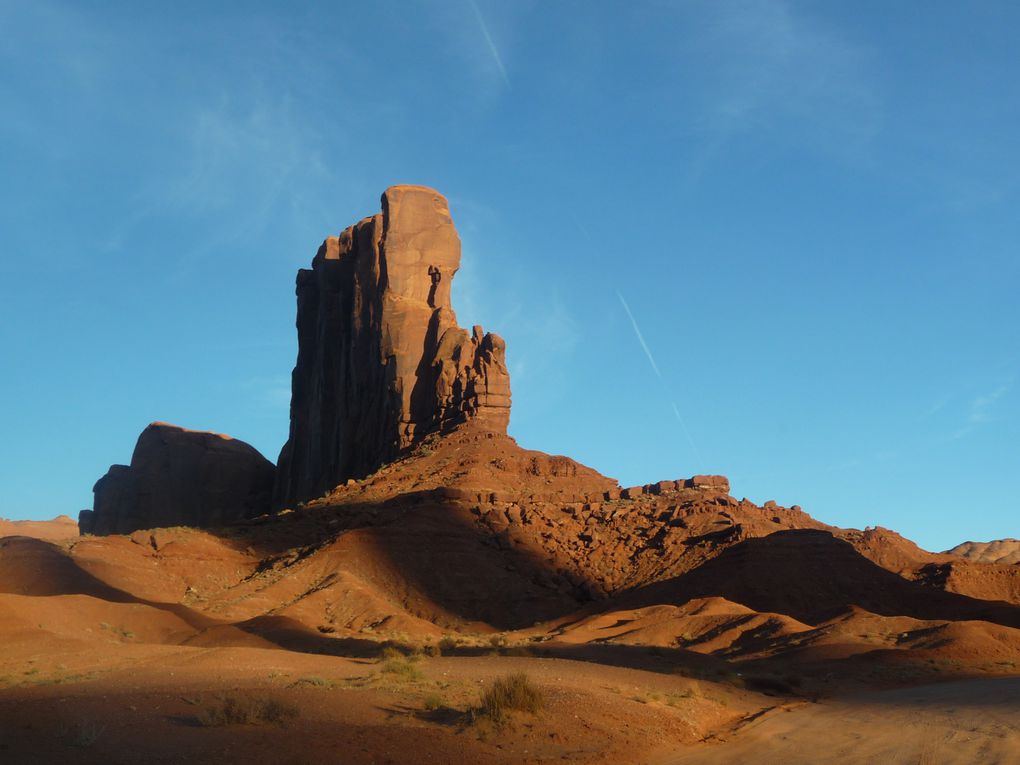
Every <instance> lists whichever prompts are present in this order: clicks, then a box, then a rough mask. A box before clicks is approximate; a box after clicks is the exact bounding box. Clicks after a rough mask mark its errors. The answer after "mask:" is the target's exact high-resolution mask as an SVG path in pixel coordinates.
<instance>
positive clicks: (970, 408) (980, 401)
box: [946, 379, 1016, 441]
mask: <svg viewBox="0 0 1020 765" xmlns="http://www.w3.org/2000/svg"><path fill="white" fill-rule="evenodd" d="M1015 382H1016V380H1015V379H1010V380H1007V381H1006V382H1004V383H1003V384H1002V385H999V386H998V387H997V388H994V389H992V390H990V391H988V392H987V393H982V394H980V395H977V396H975V397H974V398H972V399H971V400H970V403H969V404H968V405H967V410H966V416H965V419H964V423H963V425H962V426H961V427H959V428H958V429H957V430H956V431H955V432H953V433H952V434H951V435H950V436H949V437H948V438H947V439H946V440H947V441H956V440H957V439H960V438H963V437H964V436H968V435H970V434H971V433H972V432H974V431H975V430H976V429H977V428H979V427H981V426H982V425H985V424H987V423H989V422H993V421H994V420H995V412H994V410H995V408H996V405H997V404H998V403H999V401H1001V400H1002V399H1003V397H1005V396H1006V395H1007V394H1008V393H1009V391H1010V390H1011V389H1012V388H1013V384H1014V383H1015Z"/></svg>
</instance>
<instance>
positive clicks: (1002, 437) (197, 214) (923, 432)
mask: <svg viewBox="0 0 1020 765" xmlns="http://www.w3.org/2000/svg"><path fill="white" fill-rule="evenodd" d="M327 6H328V9H327ZM344 6H347V7H344ZM171 8H172V10H171ZM0 29H2V34H0V142H2V147H3V148H2V151H0V203H2V204H0V242H2V244H0V247H2V250H0V327H2V330H0V331H2V334H0V338H2V340H0V352H2V358H3V371H2V374H0V402H2V404H0V405H2V408H3V411H2V423H3V438H2V442H0V515H4V516H8V517H16V518H44V517H50V516H53V515H55V514H57V513H65V512H66V513H70V514H72V515H73V514H75V513H76V512H77V511H78V510H79V509H81V508H83V507H89V506H91V501H92V496H91V488H92V484H93V482H94V481H95V480H96V479H97V478H98V477H99V476H100V475H102V474H103V472H104V471H105V470H106V469H107V467H108V466H109V465H110V464H111V463H114V462H126V461H128V460H129V458H130V456H131V450H132V447H133V445H134V441H135V438H136V437H137V435H138V433H139V432H140V431H141V429H142V428H143V427H144V426H145V424H146V423H148V422H150V421H152V420H157V419H159V420H169V421H171V422H175V423H178V424H181V425H185V426H189V427H193V428H203V429H211V430H218V431H221V432H226V433H229V434H231V435H234V436H236V437H238V438H243V439H245V440H247V441H249V442H251V443H252V444H254V445H255V446H257V447H258V448H259V449H260V450H262V451H263V452H264V453H265V454H266V455H267V456H268V457H270V459H273V460H275V458H276V455H277V453H278V451H279V448H280V446H281V445H282V443H283V441H284V439H285V436H286V432H287V406H288V400H289V374H290V370H291V367H292V366H293V362H294V357H295V352H296V342H295V333H294V328H293V324H294V313H295V304H294V295H293V284H294V274H295V271H296V270H297V269H298V268H299V267H303V266H306V265H307V264H308V263H309V262H310V260H311V258H312V256H313V254H314V253H315V250H316V247H317V246H318V244H319V243H320V242H321V240H322V239H323V238H324V237H325V236H326V235H328V234H335V233H337V232H339V231H340V230H341V229H343V228H344V227H345V226H347V225H348V224H350V223H352V222H354V221H355V220H357V219H359V218H361V217H362V216H364V215H368V214H371V213H373V212H375V211H376V210H377V209H378V203H379V202H378V200H379V194H380V192H381V191H382V190H383V189H384V188H385V187H386V186H388V185H391V184H394V183H420V184H426V185H430V186H433V187H435V188H437V189H439V190H440V191H442V192H443V193H444V194H446V195H447V197H448V198H449V200H450V203H451V208H452V212H453V215H454V220H455V222H456V223H457V226H458V228H459V230H460V232H461V236H462V239H463V243H464V258H463V266H462V269H461V272H460V274H459V275H458V278H457V282H456V284H455V287H454V301H455V306H456V308H457V309H458V314H459V317H460V320H461V323H462V324H464V325H470V324H472V323H482V324H484V325H485V327H486V329H489V330H494V331H497V332H499V333H501V334H502V335H503V336H504V337H505V338H506V339H507V342H508V346H509V356H510V364H511V372H512V382H513V388H514V401H515V403H514V409H513V418H512V423H511V432H512V434H513V435H514V436H516V437H517V439H518V440H519V441H520V443H521V444H522V445H524V446H527V447H532V448H538V449H542V450H545V451H550V452H558V453H564V454H569V455H571V456H573V457H575V458H577V459H579V460H581V461H583V462H585V463H587V464H590V465H592V466H594V467H596V468H598V469H599V470H601V471H603V472H604V473H606V474H608V475H611V476H613V477H615V478H619V479H620V480H621V481H622V482H623V483H624V484H635V483H645V482H648V481H653V480H659V479H663V478H675V477H681V476H688V475H691V474H693V473H699V472H719V473H725V474H727V475H729V476H730V479H731V482H732V485H733V492H734V494H735V495H736V496H738V497H740V496H747V497H749V498H751V499H753V500H755V501H758V502H761V501H765V500H768V499H775V500H777V501H778V502H780V503H782V504H794V503H799V504H801V505H802V506H803V507H804V509H805V510H807V511H809V512H810V513H812V514H813V515H815V516H816V517H817V518H819V519H821V520H823V521H827V522H830V523H835V524H838V525H843V526H856V527H863V526H865V525H882V526H887V527H891V528H893V529H896V530H898V531H900V532H902V533H903V534H905V535H907V536H909V537H911V538H913V539H915V540H916V541H918V542H919V543H920V544H922V545H923V546H925V547H928V548H929V549H943V548H945V547H948V546H950V545H952V544H955V543H957V542H959V541H962V540H965V539H989V538H995V537H1003V536H1020V384H1018V382H1020V381H1018V374H1020V359H1018V350H1020V251H1018V248H1020V214H1018V210H1020V172H1018V171H1020V140H1018V136H1020V47H1018V45H1017V30H1018V29H1020V5H1018V4H1017V3H1015V2H1009V1H1004V2H977V3H957V2H925V3H889V2H887V1H886V0H882V1H881V2H854V3H842V4H841V3H818V2H802V3H798V2H783V1H782V0H749V1H748V2H708V1H706V2H680V1H679V0H678V1H677V2H628V3H611V2H605V3H603V2H587V1H585V0H575V1H574V2H537V0H535V1H533V2H502V0H501V1H500V2H496V1H495V0H477V2H473V1H472V0H449V1H448V2H434V3H429V2H411V1H408V2H399V1H395V2H387V3H378V4H377V3H361V2H359V3H354V2H351V3H330V4H325V3H323V4H318V3H314V4H313V3H282V2H281V3H276V4H271V3H251V2H244V3H241V2H237V3H206V2H195V3H180V2H179V3H173V4H167V3H137V2H110V1H109V0H107V1H105V2H87V1H85V2H74V3H59V2H48V1H47V0H27V1H26V2H11V1H10V0H0ZM625 306H626V307H625ZM628 308H629V315H628ZM653 361H654V363H652V362H653ZM678 415H679V416H678ZM685 428H686V432H685Z"/></svg>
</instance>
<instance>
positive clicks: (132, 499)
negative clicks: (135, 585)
mask: <svg viewBox="0 0 1020 765" xmlns="http://www.w3.org/2000/svg"><path fill="white" fill-rule="evenodd" d="M275 472H276V469H275V468H274V467H273V463H271V462H270V461H269V460H267V459H266V458H265V457H263V456H262V455H261V454H260V453H259V452H258V450H256V449H255V448H254V447H253V446H251V445H249V444H246V443H245V442H244V441H238V440H237V439H234V438H230V437H229V436H224V435H221V434H219V433H208V432H203V431H196V430H187V429H185V428H181V427H178V426H176V425H170V424H168V423H165V422H154V423H152V424H151V425H149V426H148V427H147V428H145V430H143V431H142V434H141V435H140V436H139V437H138V442H137V444H136V445H135V451H134V454H133V455H132V456H131V464H130V465H113V466H112V467H111V468H110V470H109V472H107V474H106V475H104V476H103V477H102V478H100V479H99V481H98V482H97V483H96V485H95V488H94V489H93V491H94V492H95V505H94V508H93V510H83V511H82V512H81V513H80V514H79V516H78V526H79V529H80V531H81V533H82V534H97V535H102V534H129V533H131V532H132V531H136V530H138V529H148V528H155V527H163V526H197V527H210V526H222V525H225V524H228V523H233V522H235V521H238V520H242V519H244V518H252V517H254V516H257V515H261V514H263V513H265V512H267V511H268V509H269V506H270V502H271V499H272V491H273V479H274V477H275Z"/></svg>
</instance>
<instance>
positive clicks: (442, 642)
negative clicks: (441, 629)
mask: <svg viewBox="0 0 1020 765" xmlns="http://www.w3.org/2000/svg"><path fill="white" fill-rule="evenodd" d="M458 645H460V641H459V640H457V638H455V637H453V636H452V635H443V636H442V637H441V638H440V639H439V650H441V651H443V652H444V653H445V652H448V651H452V650H453V649H454V648H456V647H457V646H458Z"/></svg>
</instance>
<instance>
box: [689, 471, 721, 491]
mask: <svg viewBox="0 0 1020 765" xmlns="http://www.w3.org/2000/svg"><path fill="white" fill-rule="evenodd" d="M686 485H687V487H688V488H692V489H703V490H705V491H718V492H721V493H723V494H729V493H730V479H729V478H727V477H726V476H724V475H696V476H693V477H691V478H689V479H687V482H686Z"/></svg>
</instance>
